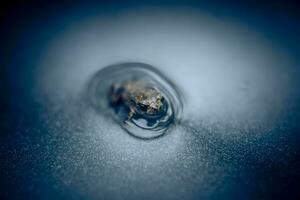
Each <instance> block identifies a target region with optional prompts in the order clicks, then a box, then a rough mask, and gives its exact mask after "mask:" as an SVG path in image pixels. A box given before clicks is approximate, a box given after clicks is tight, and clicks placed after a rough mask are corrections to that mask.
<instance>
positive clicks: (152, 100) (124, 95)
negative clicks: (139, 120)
mask: <svg viewBox="0 0 300 200" xmlns="http://www.w3.org/2000/svg"><path fill="white" fill-rule="evenodd" d="M109 97H110V101H111V102H112V103H120V102H121V103H123V104H124V105H125V106H127V107H128V109H129V110H130V111H129V113H128V118H131V117H132V116H133V115H134V114H135V113H142V114H146V115H156V114H158V113H159V112H160V110H161V108H162V101H163V96H162V95H161V93H160V92H159V91H158V90H157V89H155V88H152V87H149V86H145V83H143V82H142V81H127V82H124V83H121V84H114V85H112V86H111V90H110V95H109Z"/></svg>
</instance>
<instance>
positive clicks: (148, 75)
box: [88, 63, 183, 139]
mask: <svg viewBox="0 0 300 200" xmlns="http://www.w3.org/2000/svg"><path fill="white" fill-rule="evenodd" d="M88 93H89V94H88V96H89V100H90V102H91V104H92V105H93V107H94V108H95V109H96V110H97V111H99V113H102V114H104V115H108V116H110V117H112V118H113V119H115V121H117V122H118V123H119V124H120V125H121V126H122V127H123V128H124V129H125V130H126V131H127V132H128V133H130V134H131V135H133V136H135V137H138V138H143V139H150V138H155V137H159V136H161V135H163V134H164V133H165V131H166V130H167V128H168V127H170V125H171V124H173V123H174V122H175V121H176V120H177V119H178V118H179V116H180V114H181V111H182V107H183V104H182V100H181V93H180V92H179V90H178V89H177V87H176V86H175V85H174V84H173V83H172V82H171V81H170V80H169V79H168V78H167V77H166V76H164V75H163V74H162V73H161V72H159V71H158V70H157V69H155V68H154V67H153V66H151V65H148V64H144V63H121V64H116V65H110V66H108V67H105V68H104V69H101V70H100V71H98V72H97V73H96V74H95V75H94V76H93V77H92V79H91V81H90V82H89V84H88Z"/></svg>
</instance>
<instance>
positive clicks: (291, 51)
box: [0, 5, 300, 200]
mask: <svg viewBox="0 0 300 200" xmlns="http://www.w3.org/2000/svg"><path fill="white" fill-rule="evenodd" d="M83 8H85V9H87V10H84V9H83ZM83 8H82V7H80V6H79V7H72V9H66V8H64V7H63V6H61V7H59V9H56V7H54V8H49V9H44V10H46V11H47V12H46V11H45V13H43V12H37V11H36V9H33V10H34V11H35V12H33V13H32V14H29V13H27V12H21V13H23V14H25V16H27V17H25V18H23V19H20V17H19V18H18V17H16V16H15V18H13V19H14V20H13V21H12V26H11V27H7V29H6V32H5V33H4V34H3V36H2V38H4V39H7V38H11V39H10V40H8V39H7V40H5V41H4V42H3V45H4V46H5V47H7V52H6V53H5V54H4V56H3V59H2V61H1V62H2V63H3V66H4V67H3V68H1V70H2V71H3V73H1V74H2V75H4V76H3V77H4V78H3V79H2V77H1V79H2V80H3V84H1V114H0V119H1V123H0V133H1V134H0V136H1V138H0V158H1V165H0V176H1V182H0V183H1V188H0V197H1V199H5V198H7V199H172V200H173V199H187V200H189V199H190V200H192V199H257V198H258V199H277V198H283V197H285V198H288V197H289V198H291V199H293V198H294V199H296V197H297V196H299V191H298V185H297V184H298V182H299V176H300V171H299V169H300V162H299V159H298V158H299V154H300V153H299V150H300V149H299V148H300V147H299V142H300V140H299V138H300V137H299V124H300V118H299V117H300V116H299V114H300V107H299V106H300V104H299V97H300V96H299V89H298V85H299V80H298V77H299V75H300V74H299V68H298V65H299V57H298V56H299V54H297V53H295V52H299V51H297V49H298V50H299V45H298V46H297V45H295V42H294V43H293V42H291V40H290V39H291V38H293V37H294V38H296V37H295V36H296V35H297V34H296V33H297V32H296V31H298V33H299V30H298V29H297V28H295V27H297V26H296V25H297V23H296V22H293V21H291V20H289V23H295V24H294V25H295V26H291V27H294V29H292V28H291V29H292V30H293V31H294V35H293V34H292V35H289V30H288V29H286V30H285V31H282V32H280V33H278V32H277V35H276V34H274V33H273V32H274V29H275V30H277V29H276V27H275V24H272V23H271V22H272V21H274V19H277V18H276V17H278V15H276V14H274V13H273V14H272V13H268V15H263V16H262V15H259V14H258V13H256V15H255V17H254V18H252V17H253V15H254V14H253V12H246V14H244V15H243V14H241V12H239V11H238V9H236V11H234V12H232V13H231V14H228V12H225V11H226V9H229V8H227V7H222V8H218V9H220V10H219V15H217V16H216V15H215V14H214V11H213V9H211V8H210V9H208V8H207V10H205V9H204V8H201V6H194V7H182V6H177V7H168V6H166V5H165V6H158V7H155V6H150V7H147V6H124V5H123V6H94V7H93V6H91V7H89V6H86V5H85V6H83ZM222 9H223V10H225V11H224V12H223V10H222ZM42 11H43V10H42ZM8 16H10V15H8ZM37 16H38V17H37ZM11 17H12V16H11ZM249 18H251V19H252V20H253V21H251V20H250V21H249V20H248V19H249ZM8 19H10V18H8ZM8 19H7V20H8ZM260 19H264V20H266V21H268V20H269V21H268V22H270V24H269V27H268V26H266V27H264V26H260V25H258V24H257V23H258V21H260ZM275 21H276V20H275ZM278 23H279V22H278ZM280 23H281V25H280V26H281V27H280V26H279V25H277V24H276V26H278V28H279V27H280V28H283V27H285V28H287V27H289V26H287V25H289V24H286V22H285V21H284V20H283V21H281V22H280ZM280 23H279V24H280ZM6 24H7V23H6ZM293 31H291V32H293ZM20 33H22V34H20ZM271 36H272V37H271ZM296 40H297V39H296ZM283 41H285V42H283ZM298 42H299V41H298ZM298 44H299V43H298ZM121 61H141V62H146V63H149V64H152V65H154V66H156V67H157V68H158V69H160V70H161V71H163V72H165V74H167V75H168V77H169V78H170V79H171V80H173V81H174V82H175V83H176V84H177V85H178V86H179V87H180V88H181V89H182V90H183V91H184V93H185V98H186V105H185V109H184V113H183V118H182V120H181V121H180V122H179V123H177V124H175V125H174V126H172V127H171V128H170V129H169V130H168V133H167V134H166V135H165V136H163V137H161V138H158V139H154V140H151V141H144V140H140V139H137V138H134V137H132V136H130V135H129V134H127V133H126V132H125V131H124V130H123V129H122V128H121V127H120V126H119V125H118V124H116V123H115V121H113V120H112V119H110V118H107V117H105V116H102V115H100V114H99V112H97V111H96V110H95V109H94V108H92V107H91V106H90V105H89V104H87V102H86V99H85V96H84V94H85V92H84V89H85V88H86V87H85V86H86V83H87V82H88V81H89V80H90V78H91V76H92V75H93V74H94V73H95V72H97V71H98V70H99V69H101V68H102V67H105V66H106V65H108V64H112V63H118V62H121Z"/></svg>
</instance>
